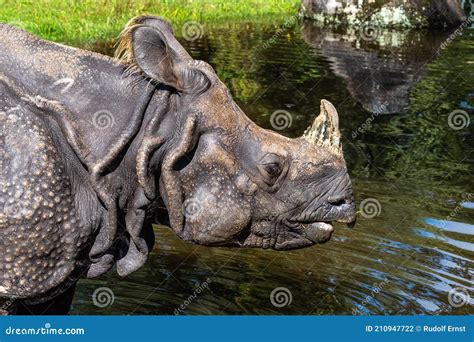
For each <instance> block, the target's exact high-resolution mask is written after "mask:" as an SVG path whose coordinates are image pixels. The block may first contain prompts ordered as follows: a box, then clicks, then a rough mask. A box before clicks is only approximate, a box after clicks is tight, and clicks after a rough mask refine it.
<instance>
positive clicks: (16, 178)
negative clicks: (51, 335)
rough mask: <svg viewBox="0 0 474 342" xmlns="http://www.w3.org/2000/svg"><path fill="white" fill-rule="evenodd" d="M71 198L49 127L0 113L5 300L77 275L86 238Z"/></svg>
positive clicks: (34, 118)
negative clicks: (80, 249) (79, 255)
mask: <svg viewBox="0 0 474 342" xmlns="http://www.w3.org/2000/svg"><path fill="white" fill-rule="evenodd" d="M2 110H3V111H2ZM71 192H72V191H71V185H70V180H69V177H68V176H67V174H66V172H65V166H64V160H62V157H61V154H60V152H59V151H58V148H57V147H56V146H55V144H54V141H53V136H52V134H51V132H50V131H49V129H48V126H47V125H45V123H44V121H43V120H41V119H40V118H39V117H38V115H37V114H35V113H33V112H32V111H31V110H29V109H28V108H27V107H23V108H22V107H20V106H17V107H12V108H7V109H5V108H0V297H10V298H11V297H12V296H13V297H16V298H27V297H33V296H35V295H37V294H40V293H44V292H46V291H48V290H50V289H52V288H54V287H56V286H58V285H60V284H61V283H62V282H63V281H64V280H65V278H66V277H67V276H68V275H69V274H70V273H71V272H72V270H73V269H74V263H75V259H74V258H75V256H76V255H77V250H78V246H79V245H80V244H81V241H80V240H82V238H81V237H80V224H79V222H78V221H77V219H76V212H75V208H74V201H73V194H72V193H71ZM82 242H83V241H82Z"/></svg>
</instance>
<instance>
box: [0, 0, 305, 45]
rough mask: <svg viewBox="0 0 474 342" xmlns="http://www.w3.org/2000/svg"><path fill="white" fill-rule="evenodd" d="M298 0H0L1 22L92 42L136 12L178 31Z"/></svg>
mask: <svg viewBox="0 0 474 342" xmlns="http://www.w3.org/2000/svg"><path fill="white" fill-rule="evenodd" d="M299 2H300V1H299V0H96V1H93V0H84V1H75V0H33V1H31V0H30V1H28V0H16V1H11V0H0V22H6V23H10V24H12V25H16V26H20V27H22V28H24V29H26V30H28V31H30V32H32V33H34V34H37V35H39V36H41V37H43V38H46V39H50V40H54V41H57V42H68V43H71V42H81V43H84V42H95V41H100V40H110V39H112V38H114V37H115V36H117V34H118V33H119V32H120V31H121V29H122V28H123V26H124V25H125V23H126V22H127V21H128V20H129V19H130V18H132V17H134V16H136V15H139V14H154V15H159V16H161V17H164V18H166V19H168V20H169V21H170V22H171V23H172V25H173V27H174V29H175V31H176V32H177V34H178V35H179V34H180V31H181V27H182V25H183V24H184V23H185V22H187V21H197V22H199V23H201V24H202V25H205V24H206V23H209V22H213V23H216V22H226V21H232V20H247V19H256V18H265V19H269V18H272V17H282V16H290V15H295V14H296V12H297V9H298V5H299Z"/></svg>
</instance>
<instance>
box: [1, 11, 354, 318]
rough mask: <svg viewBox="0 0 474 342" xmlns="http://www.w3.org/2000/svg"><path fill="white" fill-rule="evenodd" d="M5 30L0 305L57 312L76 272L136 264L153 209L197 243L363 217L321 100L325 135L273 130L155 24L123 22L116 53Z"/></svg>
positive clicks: (298, 244)
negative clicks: (295, 135) (104, 53)
mask: <svg viewBox="0 0 474 342" xmlns="http://www.w3.org/2000/svg"><path fill="white" fill-rule="evenodd" d="M0 39H1V40H0V122H1V123H2V125H1V126H0V141H1V145H0V148H1V150H2V154H1V155H0V183H1V184H2V186H3V188H2V190H3V192H2V193H0V210H2V211H1V212H0V310H3V312H4V313H15V312H17V313H24V312H25V310H24V308H25V307H26V308H27V309H28V310H29V311H28V312H33V313H38V312H39V311H41V308H43V307H45V306H46V305H45V304H48V303H50V304H52V305H48V307H49V308H52V309H49V311H41V312H44V313H64V311H67V309H64V307H65V306H66V307H67V306H68V304H65V303H68V302H70V297H71V296H72V293H73V290H71V286H73V284H75V282H76V281H77V279H78V278H79V277H80V276H82V275H86V276H88V277H95V276H99V275H101V274H103V273H105V272H107V271H108V270H110V268H111V267H112V266H113V265H114V264H115V265H116V266H117V272H118V273H119V274H120V275H127V274H129V273H131V272H133V271H135V270H137V269H138V268H140V267H141V266H142V265H143V264H144V262H145V261H146V258H147V255H148V253H149V251H150V249H151V248H152V245H153V230H152V227H151V223H152V219H153V218H155V217H158V220H159V221H160V222H162V223H163V222H164V223H167V224H169V225H170V226H171V228H172V229H173V230H174V231H175V232H176V234H177V235H178V236H179V237H181V238H182V239H184V240H186V241H189V242H193V243H198V244H203V245H209V246H222V245H228V246H239V247H261V248H274V249H278V250H286V249H292V248H302V247H307V246H311V245H313V244H315V243H321V242H326V241H327V240H329V238H330V237H331V234H332V232H333V225H332V222H333V221H339V222H346V223H349V224H352V223H353V222H354V221H355V205H354V201H353V195H352V188H351V182H350V179H349V176H348V173H347V170H346V166H345V162H344V158H343V157H342V152H341V149H340V144H339V142H338V141H339V136H338V134H339V132H338V126H337V113H336V112H335V109H334V108H333V107H332V105H330V104H329V103H328V102H323V104H322V110H323V112H325V113H326V116H324V117H323V116H321V117H319V119H320V120H319V121H321V122H323V123H324V124H327V125H329V126H328V127H329V128H327V127H326V128H325V129H322V128H321V127H322V126H321V123H319V124H317V125H314V127H313V130H310V131H309V134H308V135H305V136H303V137H301V138H298V139H289V138H286V137H283V136H281V135H279V134H276V133H274V132H272V131H268V130H264V129H262V128H260V127H258V126H256V125H255V124H254V123H253V122H252V121H251V120H250V119H249V118H247V117H246V116H245V114H244V113H243V112H242V111H241V110H240V108H239V107H238V106H237V105H236V104H235V102H234V101H233V100H232V97H231V96H230V94H229V91H228V90H227V88H226V86H225V85H224V84H223V83H222V82H220V81H219V79H218V78H217V76H216V74H215V72H214V70H213V69H212V68H211V67H210V66H209V65H208V64H206V63H204V62H202V61H195V60H193V59H192V58H191V57H190V56H189V55H188V54H187V52H186V51H185V50H184V49H183V48H182V46H181V45H179V43H178V42H177V41H176V39H175V38H174V37H173V34H172V32H171V29H170V28H169V25H168V24H167V23H166V22H164V21H162V20H161V19H159V18H156V17H141V18H136V19H134V20H133V21H132V22H130V23H129V24H128V26H127V28H126V29H125V31H124V33H123V35H122V38H121V42H120V45H119V57H120V58H116V59H112V58H108V57H105V56H101V55H99V54H95V53H91V52H87V51H82V50H79V49H73V48H69V47H65V46H62V45H58V44H53V43H49V42H45V41H42V40H40V39H37V38H35V37H33V36H31V35H29V34H27V33H26V32H24V31H21V30H19V29H17V28H13V27H10V26H7V25H0ZM321 118H322V119H321ZM105 119H107V120H106V121H105V122H104V120H105ZM330 119H331V120H332V121H331V120H330ZM315 123H316V121H315ZM316 126H318V127H319V128H318V127H316ZM320 126H321V127H320ZM318 129H322V131H318ZM311 132H313V133H314V134H319V133H318V132H323V133H324V132H326V133H327V132H333V133H331V134H332V136H331V137H326V138H324V139H322V138H320V139H319V140H318V139H316V140H315V138H314V134H313V137H311V136H312V135H311ZM323 133H321V134H323ZM326 133H324V134H326ZM15 191H17V192H15ZM162 206H164V208H165V209H166V210H165V211H164V212H163V211H160V214H159V215H157V212H156V211H155V208H157V207H162ZM12 207H13V208H14V210H12V209H11V208H12ZM2 303H3V304H4V305H3V307H2V305H1V304H2ZM5 303H7V304H8V305H5ZM41 312H40V313H41Z"/></svg>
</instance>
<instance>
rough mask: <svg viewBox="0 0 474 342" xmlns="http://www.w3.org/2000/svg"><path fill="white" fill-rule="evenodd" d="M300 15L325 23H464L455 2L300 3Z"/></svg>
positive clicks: (407, 25) (415, 25)
mask: <svg viewBox="0 0 474 342" xmlns="http://www.w3.org/2000/svg"><path fill="white" fill-rule="evenodd" d="M300 15H301V16H302V17H304V18H309V19H313V20H316V21H319V22H321V23H324V24H334V25H343V26H345V25H355V26H359V25H363V24H364V23H367V22H370V23H372V25H377V26H380V27H391V28H419V27H430V28H432V27H453V26H457V25H459V24H461V23H462V22H463V21H464V20H466V16H465V14H464V11H463V7H461V4H460V2H459V1H457V0H413V1H406V0H377V1H376V0H358V1H356V0H338V1H336V0H302V1H301V7H300Z"/></svg>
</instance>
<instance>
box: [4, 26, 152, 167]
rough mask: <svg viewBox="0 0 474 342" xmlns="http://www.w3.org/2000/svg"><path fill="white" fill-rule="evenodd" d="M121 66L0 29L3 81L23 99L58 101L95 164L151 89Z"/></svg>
mask: <svg viewBox="0 0 474 342" xmlns="http://www.w3.org/2000/svg"><path fill="white" fill-rule="evenodd" d="M125 70H126V66H125V65H123V64H121V63H120V62H119V61H117V60H115V59H113V58H110V57H107V56H103V55H100V54H97V53H93V52H90V51H84V50H80V49H76V48H72V47H68V46H63V45H60V44H55V43H51V42H48V41H44V40H41V39H38V38H36V37H34V36H33V35H30V34H29V33H27V32H25V31H22V30H20V29H18V28H15V27H11V26H8V25H3V24H1V25H0V81H2V79H3V80H5V82H6V83H7V84H14V85H15V87H17V89H19V91H20V94H19V95H20V96H23V97H36V96H40V97H41V98H44V99H47V100H51V101H56V102H59V103H60V104H61V106H62V107H64V108H66V109H67V110H68V112H70V113H71V115H72V116H73V118H74V120H75V123H76V125H75V126H76V127H77V128H78V129H79V130H80V132H78V134H79V135H80V136H81V138H82V139H83V141H84V143H85V144H86V145H87V146H88V147H89V148H90V153H91V154H93V155H94V156H95V157H96V158H97V159H100V158H102V157H104V156H105V155H106V154H107V152H108V148H109V147H110V146H113V144H114V142H115V141H117V139H119V138H120V136H121V134H122V132H124V130H126V129H127V127H129V126H130V119H131V117H132V116H133V114H134V113H135V112H136V110H137V107H139V106H140V104H141V103H142V102H143V96H144V94H145V93H147V91H146V90H147V89H149V88H148V87H149V84H148V81H147V80H146V79H144V78H143V77H142V76H141V75H133V74H132V75H130V74H127V73H126V72H125Z"/></svg>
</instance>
